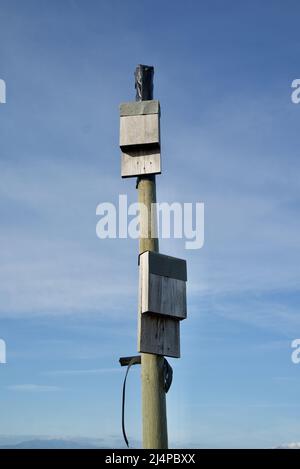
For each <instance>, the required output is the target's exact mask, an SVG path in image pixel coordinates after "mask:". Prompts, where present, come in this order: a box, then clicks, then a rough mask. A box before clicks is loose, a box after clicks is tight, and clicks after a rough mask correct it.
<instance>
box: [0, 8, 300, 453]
mask: <svg viewBox="0 0 300 469" xmlns="http://www.w3.org/2000/svg"><path fill="white" fill-rule="evenodd" d="M299 14H300V7H299V4H298V2H296V1H287V2H284V3H283V2H279V1H270V0H269V1H265V2H259V1H253V2H251V3H248V4H247V3H246V2H238V1H230V0H229V1H227V2H222V1H220V0H219V1H199V2H198V1H191V0H189V1H186V2H182V1H177V0H173V1H164V2H161V1H157V0H153V1H152V2H150V3H149V2H146V1H144V0H139V1H135V0H127V1H126V2H124V1H118V0H113V1H100V0H99V1H94V0H87V1H80V0H69V1H68V0H60V1H58V0H52V1H51V2H50V1H49V0H47V1H46V0H39V1H37V0H27V1H26V2H21V1H16V0H9V1H8V0H1V1H0V21H1V29H0V78H1V79H4V80H5V81H6V86H7V103H6V104H5V105H0V141H1V144H0V145H1V146H0V174H1V179H0V194H1V197H0V218H1V231H0V238H1V251H0V338H2V339H4V340H5V341H6V343H7V364H6V365H0V415H1V419H0V434H1V435H6V436H7V435H13V436H16V435H35V436H43V435H48V436H55V437H65V436H68V437H76V436H78V437H79V436H81V437H83V436H84V437H93V438H99V439H101V441H104V442H105V444H107V445H110V446H111V445H113V444H114V443H115V444H119V443H116V442H119V441H120V435H121V424H120V402H121V386H122V379H123V376H124V370H120V369H119V367H118V358H119V357H120V356H125V355H131V354H135V352H136V310H137V265H136V264H137V262H136V261H137V249H138V246H137V242H136V241H134V240H124V239H121V240H99V239H98V238H97V237H96V233H95V227H96V222H97V217H96V215H95V211H96V206H97V205H98V204H99V203H100V202H106V201H109V202H116V201H117V200H118V195H119V194H128V199H129V202H131V201H132V202H134V201H136V197H137V194H136V190H135V180H134V179H128V180H121V178H120V158H119V149H118V132H119V111H118V106H119V103H120V102H123V101H129V100H134V79H133V72H134V69H135V66H136V65H137V64H138V63H146V64H152V65H154V67H155V79H154V95H155V98H157V99H159V100H160V102H161V107H162V121H161V126H162V158H163V173H162V175H161V176H158V177H157V193H158V200H159V201H165V202H172V201H179V202H197V201H202V202H204V204H205V245H204V247H203V248H202V249H200V250H198V251H187V250H185V249H184V240H162V241H161V243H160V249H161V251H162V252H164V253H167V254H171V255H174V256H178V257H183V258H186V259H187V261H188V319H187V320H186V321H184V323H183V324H182V328H181V343H182V347H181V348H182V358H181V359H180V360H170V361H171V363H172V366H173V368H174V381H173V385H172V388H171V390H170V392H169V394H168V421H169V437H170V445H171V446H181V447H184V446H187V447H188V446H197V447H211V448H213V447H270V446H276V445H279V444H283V443H286V442H290V441H299V440H300V423H299V421H300V405H299V392H300V365H298V366H297V365H294V364H292V362H291V359H290V356H291V348H290V343H291V341H292V340H293V339H295V338H298V337H299V336H300V316H299V300H300V291H299V274H300V267H299V266H300V244H299V228H300V222H299V169H300V160H299V143H298V135H299V122H300V105H295V104H292V102H291V98H290V96H291V83H292V81H293V80H294V79H295V78H299V77H300V68H299V60H298V53H297V51H298V49H299V41H300V38H299ZM116 285H117V291H116ZM140 420H141V417H140V382H139V369H138V368H137V367H136V369H134V370H133V371H132V372H131V376H130V378H129V381H128V411H127V428H128V434H129V437H130V438H131V439H133V440H135V441H137V442H138V441H139V440H140V434H141V422H140ZM137 444H138V443H137Z"/></svg>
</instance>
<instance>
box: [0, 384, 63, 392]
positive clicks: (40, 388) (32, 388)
mask: <svg viewBox="0 0 300 469" xmlns="http://www.w3.org/2000/svg"><path fill="white" fill-rule="evenodd" d="M6 388H7V389H9V390H10V391H18V392H19V391H20V392H53V391H59V390H60V388H59V387H58V386H47V385H43V384H12V385H9V386H6Z"/></svg>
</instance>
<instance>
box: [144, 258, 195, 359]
mask: <svg viewBox="0 0 300 469" xmlns="http://www.w3.org/2000/svg"><path fill="white" fill-rule="evenodd" d="M186 281H187V271H186V261H185V260H182V259H177V258H175V257H171V256H166V255H164V254H159V253H156V252H151V251H146V252H144V253H142V254H140V256H139V282H140V285H139V311H140V316H139V334H138V347H139V351H140V352H144V353H155V354H157V355H166V356H171V357H177V358H179V357H180V337H179V321H181V320H182V319H185V318H186V316H187V307H186Z"/></svg>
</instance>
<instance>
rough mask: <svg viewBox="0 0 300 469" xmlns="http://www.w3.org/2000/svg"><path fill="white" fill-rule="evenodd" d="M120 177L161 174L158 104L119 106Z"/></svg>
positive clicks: (143, 103) (154, 101)
mask: <svg viewBox="0 0 300 469" xmlns="http://www.w3.org/2000/svg"><path fill="white" fill-rule="evenodd" d="M120 148H121V176H122V177H123V178H126V177H136V176H141V175H143V174H160V173H161V157H160V105H159V101H156V100H151V101H138V102H129V103H122V104H121V105H120Z"/></svg>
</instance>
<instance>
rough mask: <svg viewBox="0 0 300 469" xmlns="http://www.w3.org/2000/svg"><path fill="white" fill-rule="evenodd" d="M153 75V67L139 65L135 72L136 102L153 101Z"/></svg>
mask: <svg viewBox="0 0 300 469" xmlns="http://www.w3.org/2000/svg"><path fill="white" fill-rule="evenodd" d="M153 75H154V67H152V65H142V64H139V65H138V66H137V67H136V69H135V72H134V77H135V89H136V98H135V99H136V101H150V100H152V99H153Z"/></svg>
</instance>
